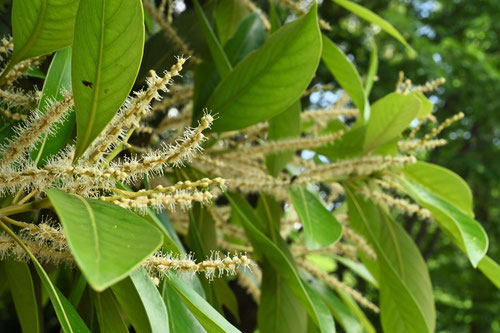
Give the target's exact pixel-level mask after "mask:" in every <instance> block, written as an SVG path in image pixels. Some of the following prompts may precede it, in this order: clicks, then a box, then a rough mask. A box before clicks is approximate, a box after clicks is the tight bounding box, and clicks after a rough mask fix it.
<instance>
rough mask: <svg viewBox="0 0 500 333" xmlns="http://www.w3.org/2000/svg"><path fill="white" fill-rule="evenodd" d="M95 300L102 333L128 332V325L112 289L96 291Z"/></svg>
mask: <svg viewBox="0 0 500 333" xmlns="http://www.w3.org/2000/svg"><path fill="white" fill-rule="evenodd" d="M93 298H94V302H95V308H96V312H97V320H98V321H99V331H100V332H101V333H123V332H125V333H128V327H127V325H126V324H125V322H124V321H123V318H122V316H121V314H120V308H119V307H118V304H117V303H116V300H115V297H114V296H113V293H112V292H111V290H110V289H106V290H104V291H103V292H101V293H98V292H96V293H94V297H93Z"/></svg>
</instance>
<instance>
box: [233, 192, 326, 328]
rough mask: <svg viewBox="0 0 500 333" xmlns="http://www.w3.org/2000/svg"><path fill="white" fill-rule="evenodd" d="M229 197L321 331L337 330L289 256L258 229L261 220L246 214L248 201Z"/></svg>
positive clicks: (254, 240) (254, 241)
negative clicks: (314, 299)
mask: <svg viewBox="0 0 500 333" xmlns="http://www.w3.org/2000/svg"><path fill="white" fill-rule="evenodd" d="M227 198H228V200H229V202H230V203H231V207H232V209H233V212H234V213H236V214H238V215H239V216H240V217H241V222H242V223H243V227H244V228H245V231H246V233H247V235H248V237H249V238H250V241H251V242H252V244H253V246H254V248H259V249H260V250H261V251H262V253H263V254H264V255H265V257H266V258H267V260H269V262H270V263H271V265H272V266H273V267H274V269H275V270H276V271H277V272H279V274H280V275H281V276H282V277H283V279H284V280H285V282H286V283H287V285H288V287H289V288H290V289H291V290H292V292H293V293H294V294H295V296H296V297H297V298H298V299H299V301H300V302H301V303H302V305H303V306H304V307H305V309H306V310H307V312H308V314H309V315H310V316H311V318H312V319H313V320H314V322H315V324H316V325H317V326H318V327H319V328H320V330H321V332H335V324H334V323H333V318H331V317H325V316H323V313H322V312H321V311H322V309H321V308H319V307H317V306H316V304H315V302H313V300H312V299H311V297H310V295H309V293H308V292H307V290H306V288H305V287H304V284H303V283H302V281H301V280H300V278H299V276H298V273H297V271H296V269H295V267H294V266H293V264H292V262H291V261H290V259H289V257H288V256H287V255H286V254H284V253H283V252H282V250H281V249H280V248H279V247H278V246H277V245H276V244H274V243H273V242H272V241H271V240H270V239H269V238H267V237H266V236H265V235H264V234H263V233H262V232H261V231H260V230H259V229H257V227H256V226H255V223H259V222H257V221H252V220H250V219H249V215H247V214H245V211H247V210H248V209H245V208H243V207H244V206H245V204H244V203H246V204H247V205H248V203H247V202H246V201H245V200H244V199H242V198H241V197H239V196H236V195H232V196H227ZM243 202H244V203H243Z"/></svg>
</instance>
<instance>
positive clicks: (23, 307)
mask: <svg viewBox="0 0 500 333" xmlns="http://www.w3.org/2000/svg"><path fill="white" fill-rule="evenodd" d="M3 265H4V267H5V273H6V274H7V280H8V283H9V289H10V292H11V294H12V300H13V301H14V306H15V308H16V313H17V317H18V318H19V323H20V324H21V328H22V330H23V333H32V332H40V321H39V319H38V305H37V300H36V295H35V288H34V286H33V279H32V277H31V272H30V269H29V267H28V264H27V263H25V262H21V261H14V260H12V259H9V260H4V261H3Z"/></svg>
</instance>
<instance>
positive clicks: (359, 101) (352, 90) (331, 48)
mask: <svg viewBox="0 0 500 333" xmlns="http://www.w3.org/2000/svg"><path fill="white" fill-rule="evenodd" d="M321 59H322V60H323V62H324V63H325V64H326V67H328V69H329V70H330V72H331V73H332V74H333V77H335V80H337V82H338V83H339V84H340V86H341V87H342V88H343V89H344V90H345V91H346V92H347V94H348V95H349V96H350V97H351V99H352V102H353V103H354V105H356V107H357V108H358V109H359V111H360V112H361V115H362V118H363V119H364V121H365V122H366V121H368V119H369V118H370V104H369V103H368V101H367V100H366V97H365V91H364V89H363V83H362V82H361V78H360V77H359V74H358V71H357V70H356V67H354V65H353V63H352V62H351V61H349V59H347V56H346V55H345V54H344V52H342V50H341V49H339V47H338V46H337V45H335V44H334V43H333V42H332V41H331V40H330V39H329V38H328V37H326V36H325V35H323V53H322V54H321Z"/></svg>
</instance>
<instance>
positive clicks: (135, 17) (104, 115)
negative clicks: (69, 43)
mask: <svg viewBox="0 0 500 333" xmlns="http://www.w3.org/2000/svg"><path fill="white" fill-rule="evenodd" d="M143 21H144V15H143V11H142V4H141V1H140V0H92V1H90V0H87V1H81V2H80V6H79V8H78V14H77V17H76V23H75V40H74V43H73V58H72V68H71V74H72V77H73V94H74V98H75V111H76V123H77V140H76V150H75V158H79V157H80V156H81V155H82V154H83V152H84V151H85V150H86V149H87V147H88V146H89V145H90V143H91V142H92V141H93V140H94V139H95V138H96V137H97V136H98V135H99V133H100V132H101V131H102V130H103V129H104V127H105V126H106V125H107V124H108V122H109V121H110V120H111V118H113V116H114V115H115V113H116V112H117V111H118V109H119V108H120V106H121V105H122V104H123V102H124V101H125V99H126V98H127V96H128V94H129V92H130V89H131V88H132V85H133V84H134V81H135V78H136V76H137V73H138V71H139V66H140V64H141V59H142V52H143V47H144V23H143Z"/></svg>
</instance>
